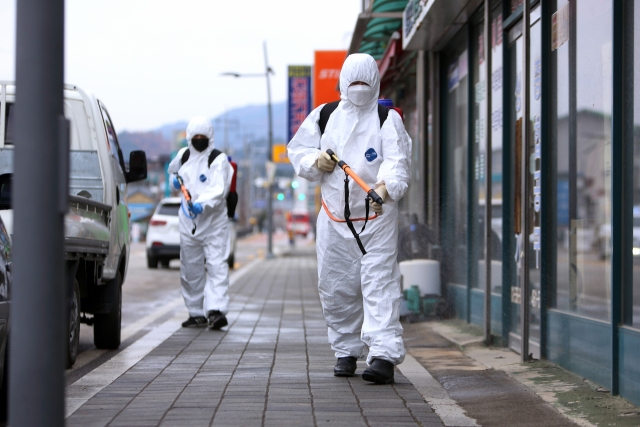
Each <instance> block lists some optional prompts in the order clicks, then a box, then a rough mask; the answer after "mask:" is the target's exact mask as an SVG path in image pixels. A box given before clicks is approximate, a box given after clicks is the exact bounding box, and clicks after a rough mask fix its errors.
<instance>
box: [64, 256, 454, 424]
mask: <svg viewBox="0 0 640 427" xmlns="http://www.w3.org/2000/svg"><path fill="white" fill-rule="evenodd" d="M316 274H317V273H316V261H315V257H312V256H296V257H282V258H277V259H273V260H270V261H262V262H261V263H259V264H257V265H256V266H254V267H253V269H252V270H251V271H249V272H248V274H245V275H244V276H242V278H240V279H239V280H238V282H237V283H236V284H235V285H234V286H233V287H232V288H231V289H230V294H231V306H230V312H229V316H228V317H229V323H230V326H229V328H228V331H226V332H225V331H216V332H214V331H209V330H207V329H180V330H179V331H178V332H176V333H175V334H173V335H172V336H171V337H170V338H169V339H167V340H166V341H165V342H163V343H162V344H161V345H160V346H159V347H157V348H156V349H154V350H153V351H152V352H150V353H149V354H148V355H147V356H146V357H144V358H143V359H142V360H141V361H140V362H138V363H137V364H136V365H135V366H133V368H131V369H129V370H128V371H127V372H126V373H125V374H123V375H122V376H121V377H119V378H118V379H117V380H115V381H114V382H113V383H112V384H110V385H109V386H107V387H106V388H104V389H103V390H102V391H100V392H98V393H97V394H96V395H95V396H94V397H92V398H91V399H90V400H89V401H88V402H87V403H85V404H84V405H83V406H81V407H80V408H79V409H78V410H77V411H76V412H75V413H74V414H73V415H71V416H70V417H69V418H68V419H67V425H68V426H107V425H108V426H157V425H160V426H289V425H296V426H349V427H352V426H371V427H373V426H405V425H406V426H416V425H422V426H425V427H427V426H429V427H430V426H442V423H441V421H440V419H439V418H438V416H437V415H436V414H435V413H434V412H433V411H432V410H431V408H430V407H429V405H428V404H427V403H425V401H424V399H423V398H422V396H421V395H420V394H419V393H418V392H417V391H416V389H415V388H414V387H413V385H412V384H411V383H410V382H409V381H408V380H407V379H406V378H405V377H403V376H402V375H401V374H400V373H399V372H398V371H397V370H396V383H395V384H394V385H392V386H378V385H372V384H369V383H366V382H364V381H362V378H361V377H360V376H359V375H358V376H356V377H353V378H349V379H347V378H336V377H334V376H333V365H334V364H335V358H334V355H333V352H332V351H331V348H330V346H329V344H328V343H327V329H326V326H325V323H324V319H323V316H322V309H321V307H320V302H319V298H318V292H317V275H316ZM364 368H365V365H364V363H363V362H359V367H358V373H361V372H362V371H363V369H364Z"/></svg>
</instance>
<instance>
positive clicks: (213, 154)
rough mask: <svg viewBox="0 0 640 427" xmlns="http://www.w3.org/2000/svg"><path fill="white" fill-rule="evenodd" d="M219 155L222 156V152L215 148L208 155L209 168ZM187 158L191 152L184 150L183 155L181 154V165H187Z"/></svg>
mask: <svg viewBox="0 0 640 427" xmlns="http://www.w3.org/2000/svg"><path fill="white" fill-rule="evenodd" d="M220 154H222V151H220V150H218V149H217V148H214V150H213V151H212V152H211V153H209V167H211V163H213V161H214V160H215V159H216V157H218V156H219V155H220ZM189 156H191V152H190V151H189V149H188V148H187V149H186V150H184V153H182V159H181V162H182V163H181V164H182V165H184V164H185V163H187V160H189Z"/></svg>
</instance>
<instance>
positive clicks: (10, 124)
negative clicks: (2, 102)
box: [4, 103, 16, 144]
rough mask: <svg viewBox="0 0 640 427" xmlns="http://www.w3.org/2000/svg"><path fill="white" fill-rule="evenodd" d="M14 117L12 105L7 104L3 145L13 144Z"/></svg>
mask: <svg viewBox="0 0 640 427" xmlns="http://www.w3.org/2000/svg"><path fill="white" fill-rule="evenodd" d="M15 117H16V115H15V108H13V104H9V103H7V112H6V113H5V115H4V143H5V144H13V143H14V141H15V129H16V124H15V121H16V118H15Z"/></svg>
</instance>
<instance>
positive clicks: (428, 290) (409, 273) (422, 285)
mask: <svg viewBox="0 0 640 427" xmlns="http://www.w3.org/2000/svg"><path fill="white" fill-rule="evenodd" d="M399 265H400V273H401V274H402V289H403V290H404V289H409V288H411V286H413V285H417V286H418V289H420V295H421V296H422V295H427V294H429V295H440V263H439V262H438V261H434V260H432V259H412V260H410V261H402V262H401V263H400V264H399Z"/></svg>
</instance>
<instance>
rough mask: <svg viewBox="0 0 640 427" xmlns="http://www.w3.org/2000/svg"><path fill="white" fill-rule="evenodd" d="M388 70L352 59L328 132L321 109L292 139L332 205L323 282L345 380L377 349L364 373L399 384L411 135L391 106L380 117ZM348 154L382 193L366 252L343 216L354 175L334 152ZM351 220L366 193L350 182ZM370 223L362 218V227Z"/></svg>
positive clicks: (303, 166) (320, 242) (299, 159)
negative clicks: (401, 262)
mask: <svg viewBox="0 0 640 427" xmlns="http://www.w3.org/2000/svg"><path fill="white" fill-rule="evenodd" d="M379 93H380V75H379V73H378V66H377V64H376V61H375V60H374V59H373V58H372V57H371V56H370V55H367V54H360V53H358V54H353V55H350V56H349V57H348V58H347V59H346V61H345V62H344V65H343V67H342V71H341V73H340V98H341V101H340V103H339V104H338V106H337V108H336V109H335V111H333V113H331V115H330V117H329V119H328V122H326V128H325V130H324V133H323V134H322V135H321V130H320V126H319V120H320V112H321V111H322V109H323V107H324V105H321V106H319V107H318V108H316V109H315V110H313V111H312V112H311V114H310V115H309V116H308V117H307V118H306V120H305V121H304V122H303V123H302V125H301V126H300V128H299V129H298V132H297V133H296V135H295V136H294V137H293V139H292V140H291V142H289V145H288V154H289V159H290V160H291V163H292V164H293V167H294V169H295V171H296V173H297V174H298V175H299V176H301V177H303V178H306V179H308V180H309V181H318V180H320V182H321V187H322V201H323V205H324V206H323V209H321V210H320V213H319V215H318V223H317V236H316V242H317V251H318V276H319V281H318V288H319V292H320V300H321V302H322V309H323V312H324V317H325V320H326V323H327V326H328V327H329V332H328V334H329V342H330V343H331V347H332V349H333V350H334V351H335V355H336V358H337V363H336V366H335V368H334V375H336V376H352V375H353V374H354V373H355V370H356V360H357V358H361V357H363V356H364V355H365V351H366V348H365V347H368V348H369V353H368V357H367V364H368V365H369V367H368V368H367V369H366V370H365V371H364V372H363V375H362V377H363V379H364V380H366V381H371V382H376V383H379V384H388V383H391V382H393V369H394V365H397V364H400V363H402V361H403V360H404V356H405V349H404V344H403V342H402V332H403V329H402V326H401V324H400V320H399V317H400V299H401V289H400V270H399V268H398V263H397V261H396V258H397V254H398V251H397V243H398V201H399V200H400V199H401V198H402V196H403V195H404V194H405V192H406V191H407V189H408V187H409V182H410V168H411V163H410V162H411V138H409V135H408V134H407V132H406V130H405V128H404V124H403V122H402V119H401V117H400V115H399V114H398V113H397V112H396V111H395V110H392V109H389V111H388V116H387V118H386V120H385V121H384V124H383V125H382V126H381V125H380V123H381V119H380V116H379V113H378V100H377V99H378V96H379ZM327 149H331V150H333V151H334V152H335V154H336V155H337V157H338V158H339V159H340V160H343V161H344V162H346V163H347V164H348V165H349V166H350V167H351V169H352V170H353V171H354V172H355V173H356V174H357V175H358V176H360V178H362V179H363V180H364V181H365V182H366V183H367V184H368V185H369V186H370V187H371V188H373V189H375V191H376V193H377V194H378V195H380V197H382V199H383V201H384V205H378V204H377V203H372V207H373V210H374V212H375V213H376V214H377V217H373V218H372V219H371V220H369V221H368V223H367V224H366V228H365V230H364V231H363V232H362V233H361V234H360V239H361V241H362V244H363V245H364V247H365V248H366V252H367V253H366V255H363V254H362V252H361V250H360V249H359V246H358V244H357V241H356V239H355V238H354V235H353V234H352V232H351V231H350V229H349V228H348V226H347V224H345V222H341V221H344V204H345V193H344V180H345V173H344V172H343V171H342V170H341V169H340V168H336V167H335V166H336V163H335V162H334V161H333V160H331V158H330V157H329V155H327V153H326V150H327ZM349 194H350V196H349V199H350V200H349V202H350V203H349V207H350V210H351V217H352V218H364V217H365V214H366V210H365V197H366V193H365V192H364V191H363V190H362V189H361V188H360V187H359V186H358V185H357V184H356V183H355V182H354V181H353V180H350V182H349ZM358 224H362V222H354V225H355V226H356V227H357V228H358V229H360V228H361V226H360V225H358Z"/></svg>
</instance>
